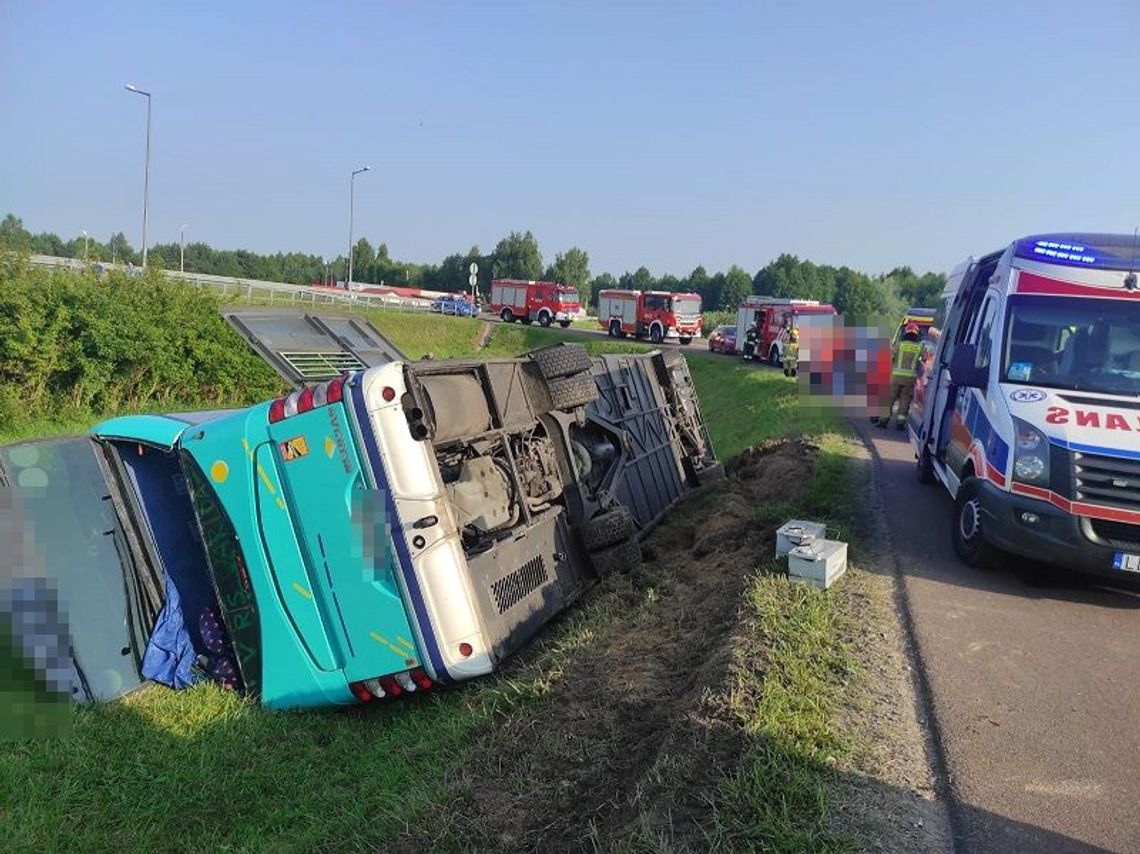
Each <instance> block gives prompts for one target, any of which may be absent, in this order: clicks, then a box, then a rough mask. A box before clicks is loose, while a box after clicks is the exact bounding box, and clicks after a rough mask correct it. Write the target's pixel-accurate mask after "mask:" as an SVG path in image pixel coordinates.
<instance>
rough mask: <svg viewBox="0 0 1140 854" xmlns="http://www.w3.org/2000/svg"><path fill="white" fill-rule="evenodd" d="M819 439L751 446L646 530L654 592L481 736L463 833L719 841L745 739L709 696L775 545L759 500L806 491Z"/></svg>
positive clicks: (677, 844)
mask: <svg viewBox="0 0 1140 854" xmlns="http://www.w3.org/2000/svg"><path fill="white" fill-rule="evenodd" d="M814 455H815V449H814V448H812V447H811V446H808V445H805V444H801V443H791V442H781V443H772V444H768V445H765V446H763V447H759V448H752V449H749V450H747V451H745V452H744V453H743V454H741V455H740V456H739V457H737V458H735V459H734V460H733V461H732V462H731V463H730V464H729V465H728V467H727V475H728V477H727V479H726V480H724V481H721V482H720V483H718V484H716V485H714V486H711V487H706V489H705V490H699V491H697V492H695V493H693V494H692V495H690V496H689V497H688V498H687V499H686V501H685V504H684V505H683V506H682V507H680V508H678V509H677V510H675V511H674V512H673V513H671V514H670V516H669V517H668V519H667V521H666V522H665V523H664V524H663V525H661V526H660V527H659V528H658V529H657V530H656V531H655V532H654V533H653V534H652V535H651V536H650V537H649V538H648V540H647V541H646V543H645V544H644V546H645V553H646V558H647V564H646V567H647V569H646V570H643V573H646V574H644V575H642V576H641V578H640V579H637V580H638V581H640V586H641V588H642V591H644V589H645V586H646V585H651V586H653V587H654V588H655V590H656V593H657V595H656V598H655V600H654V601H652V603H651V604H650V605H649V606H648V607H645V608H642V609H640V610H639V611H638V613H637V617H636V619H634V620H633V621H632V623H630V622H621V621H619V622H618V623H617V624H616V625H614V626H613V627H612V628H611V629H609V630H606V631H605V632H604V633H603V634H601V635H600V636H599V637H597V639H596V640H595V641H594V642H593V643H592V644H591V645H590V646H589V647H588V648H587V649H586V651H585V653H584V654H576V655H574V656H572V657H571V658H570V660H569V662H568V663H567V664H566V666H565V668H564V670H563V671H562V673H561V675H560V676H559V678H558V680H557V682H556V683H555V684H554V685H553V687H552V688H551V689H550V692H549V694H548V695H547V696H546V697H545V698H544V700H543V702H542V703H541V704H540V707H539V708H538V710H537V711H536V712H535V713H533V714H527V715H525V716H521V717H519V718H518V719H511V720H508V721H507V722H506V723H505V724H503V725H500V726H496V727H493V728H491V731H489V732H487V733H486V734H485V735H484V736H483V738H482V741H481V743H480V744H479V745H478V746H477V754H478V759H477V761H476V762H475V763H474V765H473V767H470V768H469V769H468V771H467V773H466V776H465V778H464V779H463V780H461V781H457V788H458V789H459V790H460V792H461V797H460V803H459V804H458V809H459V813H460V814H459V815H457V816H456V818H455V824H454V828H464V830H463V831H461V832H460V835H462V836H463V839H462V840H454V841H456V842H459V841H461V842H462V844H464V845H466V846H470V847H471V848H475V849H483V850H500V851H532V850H540V849H541V850H542V851H557V850H582V849H583V848H587V849H595V850H609V849H611V848H612V847H613V846H614V845H615V843H618V842H619V841H623V840H624V841H626V842H633V841H634V840H636V841H637V842H640V843H642V844H644V843H646V842H648V841H649V840H654V844H655V846H656V845H664V846H666V847H668V848H670V849H679V850H686V849H689V850H704V849H706V848H707V847H708V841H707V839H706V837H705V835H704V832H705V828H707V826H708V819H709V817H710V815H711V809H710V806H709V802H710V795H711V792H712V789H713V787H714V786H715V785H716V783H717V781H718V780H719V779H720V778H722V777H723V776H724V774H725V773H726V772H727V771H729V770H731V769H732V768H733V767H734V766H735V763H736V762H737V760H738V758H739V756H740V754H741V750H742V748H743V746H744V745H743V737H742V734H741V733H740V731H739V730H738V729H737V728H735V727H734V726H732V725H731V722H729V721H727V720H719V719H718V718H717V716H716V713H715V712H714V711H713V710H712V708H711V705H712V704H709V703H707V702H706V701H707V700H708V698H709V697H710V696H711V695H712V694H713V693H714V692H717V691H718V690H720V689H722V688H724V687H725V680H726V676H727V673H728V668H729V664H730V661H731V648H732V644H731V637H732V633H733V630H734V629H735V628H736V626H737V619H736V616H737V611H738V608H739V607H740V602H741V594H742V592H743V590H744V587H745V585H746V583H747V581H748V577H749V575H750V574H751V573H752V572H754V571H755V570H756V568H757V567H758V565H759V563H760V560H761V556H762V555H763V556H766V555H768V554H770V553H771V550H772V549H773V548H774V538H775V532H774V527H773V526H771V525H761V524H759V523H757V522H756V521H754V519H753V518H752V516H753V515H754V513H753V511H754V510H755V508H756V506H757V502H758V501H759V500H761V493H762V490H763V485H764V484H765V483H767V484H771V483H772V482H773V479H776V481H777V482H780V483H783V484H786V485H787V489H789V490H791V494H789V495H788V497H789V498H794V497H795V492H796V490H798V489H802V488H804V486H806V484H807V483H808V482H809V481H810V473H811V466H812V460H813V458H814ZM629 595H630V596H631V598H633V597H635V596H636V598H637V600H638V601H641V600H643V599H644V592H642V593H640V594H637V593H635V592H634V591H633V590H630V593H629ZM517 666H525V665H517ZM507 675H508V678H509V674H507Z"/></svg>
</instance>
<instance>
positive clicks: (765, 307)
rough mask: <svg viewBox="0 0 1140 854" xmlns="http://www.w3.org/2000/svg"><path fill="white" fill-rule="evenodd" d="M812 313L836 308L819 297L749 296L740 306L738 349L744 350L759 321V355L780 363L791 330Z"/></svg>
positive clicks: (832, 312) (771, 362)
mask: <svg viewBox="0 0 1140 854" xmlns="http://www.w3.org/2000/svg"><path fill="white" fill-rule="evenodd" d="M810 314H824V315H833V314H835V309H834V308H833V307H832V306H830V305H827V304H825V303H821V302H820V301H819V300H806V299H782V298H780V297H769V296H749V297H745V298H744V301H743V302H741V303H740V305H739V306H738V307H737V310H736V352H738V353H742V352H744V343H745V339H746V333H747V331H748V329H749V327H751V326H753V325H755V324H757V323H759V324H760V337H759V338H758V339H757V340H756V358H757V359H764V358H766V359H767V360H768V362H769V363H770V364H773V365H776V366H777V367H778V366H779V365H780V364H781V363H782V361H783V358H784V344H785V342H786V341H787V340H788V331H789V330H790V329H792V328H793V327H795V326H798V325H799V318H800V317H801V316H803V315H810Z"/></svg>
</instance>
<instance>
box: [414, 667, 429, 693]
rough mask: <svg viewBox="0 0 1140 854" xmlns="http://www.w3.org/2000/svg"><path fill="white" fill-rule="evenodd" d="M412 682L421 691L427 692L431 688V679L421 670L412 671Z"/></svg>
mask: <svg viewBox="0 0 1140 854" xmlns="http://www.w3.org/2000/svg"><path fill="white" fill-rule="evenodd" d="M412 681H413V682H415V683H416V685H418V686H419V689H420V690H421V691H426V690H428V689H429V688H430V687H431V677H430V676H428V675H427V674H426V673H424V672H423V671H422V670H419V669H416V670H413V671H412Z"/></svg>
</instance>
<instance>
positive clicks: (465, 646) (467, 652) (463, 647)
mask: <svg viewBox="0 0 1140 854" xmlns="http://www.w3.org/2000/svg"><path fill="white" fill-rule="evenodd" d="M474 651H475V650H474V649H473V648H472V646H471V644H469V643H467V641H464V642H463V643H461V644H460V645H459V654H460V655H462V656H463V657H464V658H470V657H471V653H473V652H474Z"/></svg>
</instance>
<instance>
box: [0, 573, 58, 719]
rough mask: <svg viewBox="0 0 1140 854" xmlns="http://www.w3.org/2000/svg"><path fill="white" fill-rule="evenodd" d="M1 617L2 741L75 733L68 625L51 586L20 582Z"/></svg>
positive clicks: (41, 582)
mask: <svg viewBox="0 0 1140 854" xmlns="http://www.w3.org/2000/svg"><path fill="white" fill-rule="evenodd" d="M2 598H3V602H2V603H0V604H2V613H0V739H2V740H5V741H12V740H23V739H29V738H61V737H64V736H66V735H68V734H69V733H70V732H71V714H72V707H71V685H72V667H71V656H70V650H69V639H68V633H67V625H66V622H65V620H64V618H63V616H62V614H61V612H60V609H59V603H58V601H57V599H58V597H56V596H55V594H54V590H53V588H52V585H51V582H49V581H47V580H45V579H42V578H34V579H19V580H16V581H14V582H11V583H10V584H9V586H8V587H7V588H6V589H5V591H4V595H3V597H2Z"/></svg>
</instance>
